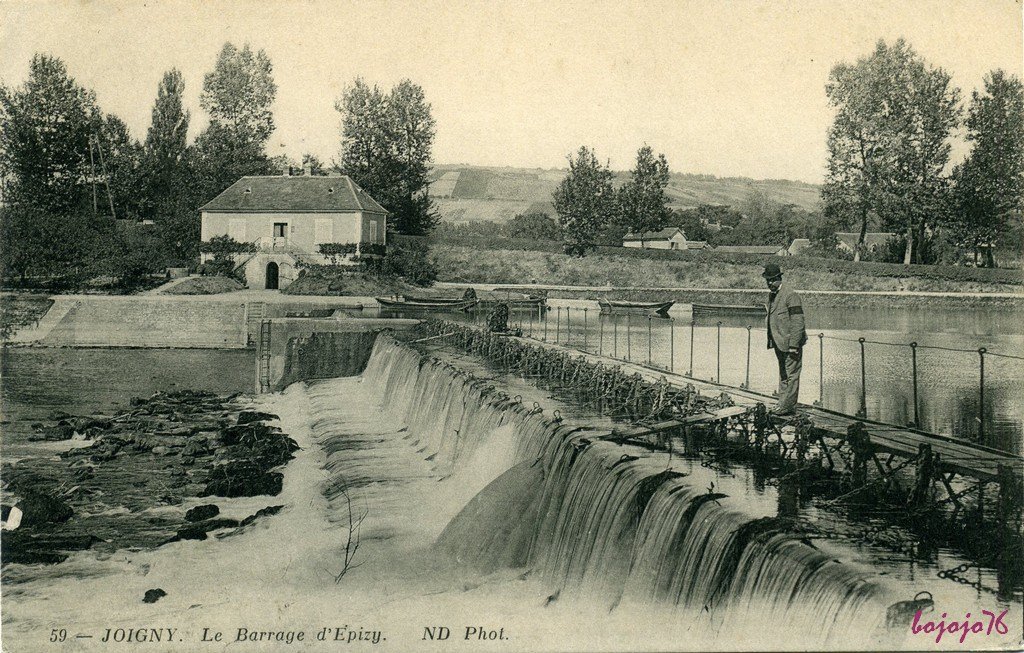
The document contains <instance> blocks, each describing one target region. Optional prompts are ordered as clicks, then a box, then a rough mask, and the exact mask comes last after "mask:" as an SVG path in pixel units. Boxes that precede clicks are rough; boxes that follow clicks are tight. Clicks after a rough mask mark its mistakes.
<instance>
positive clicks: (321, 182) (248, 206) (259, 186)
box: [199, 175, 387, 213]
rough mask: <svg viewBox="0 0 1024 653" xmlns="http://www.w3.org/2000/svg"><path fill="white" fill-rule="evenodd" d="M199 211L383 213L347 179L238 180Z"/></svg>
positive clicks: (382, 210)
mask: <svg viewBox="0 0 1024 653" xmlns="http://www.w3.org/2000/svg"><path fill="white" fill-rule="evenodd" d="M199 210H200V211H220V212H226V213H234V212H246V213H250V212H268V213H289V212H294V213H339V212H348V211H367V212H370V213H387V210H385V209H384V207H382V206H381V205H380V204H378V203H377V202H376V201H375V200H374V199H373V198H372V197H370V196H369V195H368V194H367V193H366V191H364V190H363V189H362V188H360V187H359V186H358V185H357V184H356V183H355V182H354V181H352V180H351V179H350V178H349V177H346V176H341V177H285V176H283V175H282V176H276V177H242V178H241V179H239V180H238V181H236V182H235V183H233V184H231V185H230V186H229V187H228V188H227V189H226V190H225V191H224V192H223V193H221V194H220V195H218V196H217V197H215V198H213V199H212V200H210V201H209V202H207V203H206V204H204V205H203V206H202V207H200V209H199Z"/></svg>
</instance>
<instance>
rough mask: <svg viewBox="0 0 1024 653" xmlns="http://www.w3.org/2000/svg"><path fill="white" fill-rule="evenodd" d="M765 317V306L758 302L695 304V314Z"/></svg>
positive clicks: (696, 315) (700, 315) (695, 315)
mask: <svg viewBox="0 0 1024 653" xmlns="http://www.w3.org/2000/svg"><path fill="white" fill-rule="evenodd" d="M723 315H725V316H743V317H764V316H765V308H764V306H763V305H757V304H694V305H693V316H694V317H703V316H723Z"/></svg>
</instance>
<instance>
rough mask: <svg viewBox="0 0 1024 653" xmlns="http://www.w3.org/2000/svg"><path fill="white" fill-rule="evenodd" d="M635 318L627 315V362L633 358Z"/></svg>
mask: <svg viewBox="0 0 1024 653" xmlns="http://www.w3.org/2000/svg"><path fill="white" fill-rule="evenodd" d="M632 326H633V318H632V317H631V316H630V314H629V313H626V360H630V359H631V358H632V357H633V334H632V331H633V329H632V328H631V327H632Z"/></svg>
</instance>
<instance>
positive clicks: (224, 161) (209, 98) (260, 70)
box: [196, 43, 277, 199]
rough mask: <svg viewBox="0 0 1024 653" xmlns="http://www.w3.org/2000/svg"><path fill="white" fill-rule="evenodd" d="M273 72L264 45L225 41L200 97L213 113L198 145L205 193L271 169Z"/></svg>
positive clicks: (275, 91)
mask: <svg viewBox="0 0 1024 653" xmlns="http://www.w3.org/2000/svg"><path fill="white" fill-rule="evenodd" d="M272 73H273V66H271V64H270V58H269V57H267V54H266V53H265V52H264V51H263V50H259V51H257V52H254V51H253V50H252V48H251V47H250V46H249V44H246V45H245V46H244V47H242V49H241V50H239V49H238V48H237V47H235V46H234V45H233V44H231V43H225V44H224V47H223V48H222V49H221V51H220V54H219V55H218V57H217V63H216V65H215V66H214V69H213V72H211V73H207V75H206V77H205V78H204V79H203V92H202V94H201V95H200V96H199V103H200V105H201V106H202V107H203V109H204V110H206V111H207V112H208V113H209V114H210V124H209V126H208V127H207V128H206V129H205V130H204V131H203V133H202V134H200V135H199V138H198V139H197V141H196V149H197V152H198V155H199V160H198V164H199V166H200V170H199V174H200V175H201V178H202V179H203V180H204V182H205V184H204V185H205V186H206V187H205V189H204V190H205V193H204V194H205V195H206V199H209V198H211V197H213V196H215V195H216V194H217V193H219V192H221V191H222V190H224V189H225V188H227V187H228V186H230V185H231V184H232V183H234V182H235V181H237V180H238V178H239V177H242V176H245V175H256V174H266V173H268V172H270V168H271V165H270V159H269V158H268V157H267V152H266V145H267V141H268V140H269V139H270V134H271V133H272V132H273V131H274V114H273V112H272V111H271V106H272V105H273V103H274V97H275V96H276V95H277V85H276V84H275V83H274V79H273V74H272Z"/></svg>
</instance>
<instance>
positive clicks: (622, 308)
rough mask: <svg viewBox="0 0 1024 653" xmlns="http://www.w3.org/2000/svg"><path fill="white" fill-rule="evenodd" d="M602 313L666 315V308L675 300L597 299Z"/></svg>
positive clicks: (670, 306)
mask: <svg viewBox="0 0 1024 653" xmlns="http://www.w3.org/2000/svg"><path fill="white" fill-rule="evenodd" d="M597 304H598V306H600V307H601V312H602V313H606V314H607V313H645V314H648V315H660V316H662V317H667V316H668V310H669V309H670V308H672V305H673V304H675V302H627V301H623V300H607V299H599V300H597Z"/></svg>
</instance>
